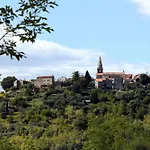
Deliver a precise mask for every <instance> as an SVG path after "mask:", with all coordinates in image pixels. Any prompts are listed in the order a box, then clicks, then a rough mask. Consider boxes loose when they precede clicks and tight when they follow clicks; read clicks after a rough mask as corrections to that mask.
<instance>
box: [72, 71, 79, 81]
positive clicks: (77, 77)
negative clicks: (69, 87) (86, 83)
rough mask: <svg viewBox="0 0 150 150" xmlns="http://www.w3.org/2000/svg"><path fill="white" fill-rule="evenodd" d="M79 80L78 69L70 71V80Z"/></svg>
mask: <svg viewBox="0 0 150 150" xmlns="http://www.w3.org/2000/svg"><path fill="white" fill-rule="evenodd" d="M79 80H80V75H79V71H75V72H73V73H72V81H73V82H78V81H79Z"/></svg>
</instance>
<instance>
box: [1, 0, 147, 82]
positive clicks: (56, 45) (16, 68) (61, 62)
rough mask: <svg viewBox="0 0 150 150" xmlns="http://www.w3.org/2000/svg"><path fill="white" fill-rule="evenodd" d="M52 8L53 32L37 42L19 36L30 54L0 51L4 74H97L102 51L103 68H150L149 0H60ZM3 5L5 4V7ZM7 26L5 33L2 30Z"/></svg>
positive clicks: (24, 76) (143, 70)
mask: <svg viewBox="0 0 150 150" xmlns="http://www.w3.org/2000/svg"><path fill="white" fill-rule="evenodd" d="M57 3H58V5H59V6H58V7H56V8H55V9H54V10H51V12H50V14H49V15H48V16H47V17H48V23H49V25H50V26H51V27H52V28H54V30H55V31H54V32H53V33H51V34H48V33H43V34H42V35H40V36H38V38H37V40H36V42H35V43H34V44H31V43H24V44H22V43H20V42H18V45H17V46H18V50H19V51H24V52H25V53H26V56H27V58H26V59H22V60H21V61H19V62H18V61H17V60H15V59H14V60H10V58H9V57H6V56H1V57H0V73H1V74H2V77H1V79H3V78H4V77H7V76H16V77H17V78H18V79H33V78H36V77H37V76H41V75H42V76H43V75H54V76H55V77H56V78H59V77H62V76H66V77H70V76H71V75H72V72H74V71H79V72H80V73H81V74H85V71H86V70H88V71H89V73H90V74H91V76H93V77H95V73H96V68H97V64H98V58H99V56H102V61H103V67H104V71H125V72H126V73H132V74H138V73H146V72H150V0H103V1H102V0H92V2H91V1H90V0H82V1H81V0H57ZM5 4H7V5H11V6H12V7H17V0H13V1H12V0H2V1H1V4H0V5H1V6H3V5H5ZM1 6H0V7H1ZM1 34H2V32H1V33H0V35H1Z"/></svg>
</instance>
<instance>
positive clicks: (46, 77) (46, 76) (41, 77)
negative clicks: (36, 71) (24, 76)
mask: <svg viewBox="0 0 150 150" xmlns="http://www.w3.org/2000/svg"><path fill="white" fill-rule="evenodd" d="M53 77H54V76H39V77H37V79H39V78H53Z"/></svg>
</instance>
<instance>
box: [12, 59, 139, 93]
mask: <svg viewBox="0 0 150 150" xmlns="http://www.w3.org/2000/svg"><path fill="white" fill-rule="evenodd" d="M81 78H82V77H81ZM139 78H140V74H138V75H135V76H134V77H133V75H132V74H127V73H125V72H124V71H123V72H104V71H103V63H102V58H101V57H99V60H98V66H97V72H96V78H95V79H92V82H94V85H95V87H96V88H101V89H110V90H111V89H115V90H121V89H123V87H124V83H125V82H136V81H137V80H139ZM67 80H68V79H67V78H65V77H64V78H61V79H60V80H55V77H54V75H51V76H39V77H37V78H36V79H31V80H29V81H26V80H15V81H14V87H16V88H19V87H21V86H23V85H24V84H26V83H28V82H30V83H32V84H34V86H35V87H37V88H44V87H48V86H51V87H61V86H63V83H64V82H67Z"/></svg>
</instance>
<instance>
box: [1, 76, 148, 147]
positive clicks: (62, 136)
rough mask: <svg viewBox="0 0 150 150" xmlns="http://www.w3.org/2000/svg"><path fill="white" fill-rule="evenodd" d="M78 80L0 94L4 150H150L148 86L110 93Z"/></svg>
mask: <svg viewBox="0 0 150 150" xmlns="http://www.w3.org/2000/svg"><path fill="white" fill-rule="evenodd" d="M86 74H87V73H86ZM74 75H75V74H73V76H74ZM76 79H78V80H73V81H72V83H71V85H70V84H69V85H68V84H64V85H63V86H62V87H60V86H59V87H55V88H50V87H48V88H44V89H40V90H39V91H38V90H35V89H36V88H35V87H33V85H32V84H27V85H25V86H23V87H22V88H20V89H18V90H16V91H15V90H13V91H12V90H10V91H9V94H7V97H6V96H5V93H4V94H1V95H0V115H1V118H0V150H1V149H3V150H80V149H83V150H150V88H149V85H146V86H145V85H144V86H143V85H142V84H141V83H126V84H125V87H124V89H123V90H122V91H111V90H101V89H95V88H94V87H93V84H92V82H93V81H92V79H91V82H90V83H89V84H88V85H87V87H86V86H85V82H86V81H87V78H86V77H85V78H84V77H80V76H79V77H78V78H76ZM88 81H89V80H88ZM67 82H68V81H67ZM75 84H77V85H78V88H79V90H75V88H73V87H74V86H75ZM135 84H137V85H136V86H135ZM133 86H135V87H136V88H134V89H133V88H132V87H133Z"/></svg>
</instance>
